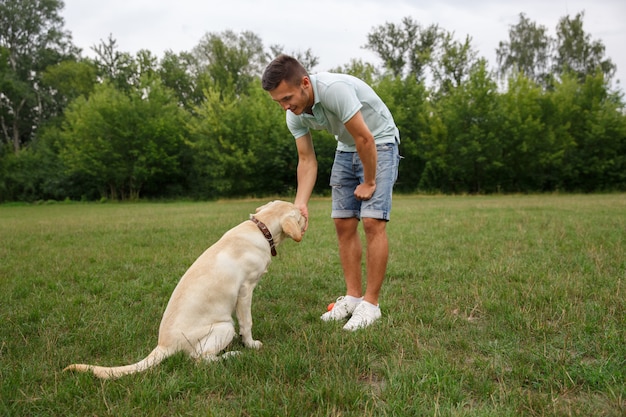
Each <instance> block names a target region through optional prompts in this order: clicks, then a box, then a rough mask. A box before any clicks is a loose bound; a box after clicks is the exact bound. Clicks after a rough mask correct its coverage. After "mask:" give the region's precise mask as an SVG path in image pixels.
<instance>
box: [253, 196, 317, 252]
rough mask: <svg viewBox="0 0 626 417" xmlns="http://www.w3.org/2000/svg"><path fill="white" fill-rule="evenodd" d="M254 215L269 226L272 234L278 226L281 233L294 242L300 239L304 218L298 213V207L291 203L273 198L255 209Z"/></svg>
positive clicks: (304, 222) (302, 232)
mask: <svg viewBox="0 0 626 417" xmlns="http://www.w3.org/2000/svg"><path fill="white" fill-rule="evenodd" d="M255 217H257V218H258V219H259V220H261V221H262V222H264V223H265V224H266V225H267V226H268V227H270V230H271V232H272V234H273V235H274V234H275V233H276V230H275V227H277V226H278V227H280V229H281V232H282V233H281V234H285V235H287V236H289V237H290V238H292V239H293V240H295V241H296V242H300V241H301V240H302V235H303V234H304V227H305V225H306V219H305V218H304V216H303V215H302V213H300V209H298V208H297V207H296V206H295V205H293V204H292V203H289V202H287V201H281V200H275V201H272V202H270V203H267V204H264V205H262V206H261V207H258V208H257V209H256V214H255ZM270 224H271V225H272V226H270ZM275 239H276V236H275Z"/></svg>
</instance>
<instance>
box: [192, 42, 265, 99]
mask: <svg viewBox="0 0 626 417" xmlns="http://www.w3.org/2000/svg"><path fill="white" fill-rule="evenodd" d="M193 54H194V57H195V58H196V60H197V63H198V65H199V67H200V68H199V72H201V73H205V74H206V75H207V76H208V80H207V81H208V82H207V83H206V85H204V86H203V87H206V86H216V87H217V89H218V91H222V90H224V89H225V88H227V87H229V86H233V87H234V89H235V92H236V93H238V94H239V93H241V92H243V91H245V90H246V88H247V87H248V86H249V85H250V83H251V82H252V80H253V78H254V77H255V76H259V75H260V74H261V72H262V71H263V69H264V68H265V64H266V63H267V58H266V55H265V53H264V49H263V43H262V42H261V39H260V38H259V37H258V36H257V35H256V34H254V33H253V32H249V31H245V32H242V33H241V34H239V35H237V34H236V33H235V32H233V31H232V30H226V31H224V32H222V33H221V34H219V33H207V34H206V35H205V36H204V37H203V38H202V39H201V40H200V43H199V44H198V45H197V46H196V47H195V48H194V49H193Z"/></svg>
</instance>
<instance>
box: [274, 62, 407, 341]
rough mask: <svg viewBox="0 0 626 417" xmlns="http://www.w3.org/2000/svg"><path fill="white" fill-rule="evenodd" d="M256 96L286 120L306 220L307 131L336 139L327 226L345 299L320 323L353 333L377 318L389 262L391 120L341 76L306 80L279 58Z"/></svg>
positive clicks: (394, 162)
mask: <svg viewBox="0 0 626 417" xmlns="http://www.w3.org/2000/svg"><path fill="white" fill-rule="evenodd" d="M262 83H263V89H265V90H266V91H268V92H269V94H270V96H271V97H272V99H273V100H274V101H276V102H277V103H278V104H280V105H281V107H282V108H283V109H284V110H285V111H286V113H287V116H286V117H287V126H288V128H289V130H290V131H291V133H292V134H293V136H294V137H295V139H296V147H297V150H298V168H297V180H298V184H297V191H296V198H295V201H294V204H296V206H298V207H299V208H300V210H301V211H302V214H303V215H304V216H305V218H307V219H308V208H307V204H308V202H309V199H310V197H311V193H312V192H313V187H314V185H315V181H316V179H317V159H316V156H315V150H314V147H313V140H312V136H311V133H310V129H316V130H321V129H325V130H328V131H329V132H331V133H332V134H334V135H335V137H336V138H337V151H336V153H335V161H334V164H333V168H332V173H331V178H330V185H331V187H332V214H331V215H332V218H333V219H334V222H335V229H336V232H337V238H338V241H339V257H340V259H341V266H342V269H343V273H344V279H345V282H346V295H345V296H342V297H339V298H338V299H337V301H336V302H335V304H334V307H333V308H332V309H331V310H330V311H328V312H326V313H324V314H323V315H322V317H321V319H322V320H324V321H330V320H344V319H346V318H350V320H349V321H348V322H347V323H346V325H345V326H344V329H346V330H350V331H354V330H357V329H360V328H364V327H367V326H369V325H370V324H372V323H374V322H375V321H376V320H378V319H379V318H380V317H381V312H380V307H379V305H378V298H379V295H380V290H381V287H382V284H383V280H384V278H385V271H386V269H387V259H388V254H389V249H388V241H387V232H386V224H387V221H389V213H390V211H391V195H392V189H393V185H394V183H395V181H396V178H397V175H398V162H399V159H400V157H399V154H398V143H399V133H398V129H397V127H396V125H395V123H394V120H393V117H392V115H391V112H390V111H389V109H388V108H387V106H386V105H385V104H384V103H383V101H382V100H381V99H380V97H378V95H376V93H375V92H374V90H373V89H372V88H371V87H370V86H368V85H367V84H366V83H364V82H363V81H361V80H359V79H358V78H355V77H352V76H350V75H345V74H331V73H319V74H316V75H309V74H308V72H307V71H306V70H305V69H304V67H303V66H302V65H301V64H300V63H299V62H298V61H297V60H296V59H294V58H292V57H290V56H287V55H280V56H278V57H277V58H276V59H274V61H272V62H271V63H270V64H269V65H268V67H267V68H266V69H265V72H264V73H263V78H262ZM360 220H363V229H364V231H365V237H366V244H367V250H366V272H367V280H366V288H365V293H363V289H362V277H361V257H362V249H361V240H360V237H359V233H358V230H357V227H358V224H359V221H360Z"/></svg>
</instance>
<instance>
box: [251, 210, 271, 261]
mask: <svg viewBox="0 0 626 417" xmlns="http://www.w3.org/2000/svg"><path fill="white" fill-rule="evenodd" d="M250 220H252V221H253V222H254V223H255V224H256V225H257V227H258V228H259V230H260V231H261V232H262V233H263V236H265V239H267V242H268V243H269V244H270V250H271V251H272V256H276V245H275V244H274V238H273V237H272V233H271V232H270V230H269V229H268V228H267V226H266V225H265V223H263V222H262V221H260V220H259V219H257V218H256V217H254V216H252V217H250Z"/></svg>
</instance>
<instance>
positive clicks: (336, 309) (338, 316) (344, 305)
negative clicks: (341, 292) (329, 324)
mask: <svg viewBox="0 0 626 417" xmlns="http://www.w3.org/2000/svg"><path fill="white" fill-rule="evenodd" d="M354 300H356V301H354ZM361 300H362V298H355V297H350V298H348V297H339V298H337V301H335V305H334V306H333V308H332V310H330V311H327V312H326V313H324V314H322V316H321V317H320V318H321V319H322V320H324V321H331V320H343V319H347V318H348V317H350V315H351V314H352V312H353V311H354V309H356V307H357V306H358V305H359V304H361Z"/></svg>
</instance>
